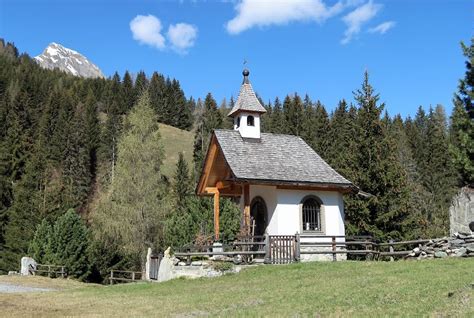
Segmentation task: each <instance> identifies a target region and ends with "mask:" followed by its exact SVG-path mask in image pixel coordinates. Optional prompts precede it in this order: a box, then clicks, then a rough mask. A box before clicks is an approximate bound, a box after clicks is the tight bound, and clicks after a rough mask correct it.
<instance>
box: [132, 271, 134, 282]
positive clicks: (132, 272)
mask: <svg viewBox="0 0 474 318" xmlns="http://www.w3.org/2000/svg"><path fill="white" fill-rule="evenodd" d="M132 280H133V281H134V280H135V272H132Z"/></svg>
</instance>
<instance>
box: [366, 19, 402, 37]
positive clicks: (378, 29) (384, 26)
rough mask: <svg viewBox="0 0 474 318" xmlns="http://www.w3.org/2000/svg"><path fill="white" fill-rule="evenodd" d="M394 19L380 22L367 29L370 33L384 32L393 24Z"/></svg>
mask: <svg viewBox="0 0 474 318" xmlns="http://www.w3.org/2000/svg"><path fill="white" fill-rule="evenodd" d="M395 24H396V23H395V21H387V22H384V23H380V24H379V25H377V26H376V27H373V28H371V29H369V32H370V33H380V34H385V33H386V32H387V31H388V30H390V29H391V28H393V27H394V26H395Z"/></svg>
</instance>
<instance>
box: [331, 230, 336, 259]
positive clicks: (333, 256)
mask: <svg viewBox="0 0 474 318" xmlns="http://www.w3.org/2000/svg"><path fill="white" fill-rule="evenodd" d="M331 243H332V244H331V246H332V261H333V262H335V261H336V259H337V258H336V237H335V236H333V237H332V242H331Z"/></svg>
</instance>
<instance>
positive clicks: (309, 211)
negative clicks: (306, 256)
mask: <svg viewBox="0 0 474 318" xmlns="http://www.w3.org/2000/svg"><path fill="white" fill-rule="evenodd" d="M302 221H303V231H304V232H306V231H318V232H322V220H321V201H319V200H318V199H317V198H315V197H312V196H311V197H307V198H305V199H303V202H302Z"/></svg>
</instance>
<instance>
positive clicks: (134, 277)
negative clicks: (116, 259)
mask: <svg viewBox="0 0 474 318" xmlns="http://www.w3.org/2000/svg"><path fill="white" fill-rule="evenodd" d="M143 276H144V275H143V273H142V272H134V271H121V270H116V269H113V270H111V271H110V277H109V283H110V285H113V284H114V282H122V283H130V282H136V281H139V280H142V279H143Z"/></svg>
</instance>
